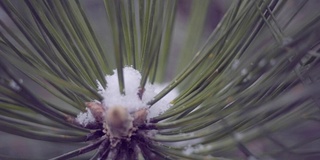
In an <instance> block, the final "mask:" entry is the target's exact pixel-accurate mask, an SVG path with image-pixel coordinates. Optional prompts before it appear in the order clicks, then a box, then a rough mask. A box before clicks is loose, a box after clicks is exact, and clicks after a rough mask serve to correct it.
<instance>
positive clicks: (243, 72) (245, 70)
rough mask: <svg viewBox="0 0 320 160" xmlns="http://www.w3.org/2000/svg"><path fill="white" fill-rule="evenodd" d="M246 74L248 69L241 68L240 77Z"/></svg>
mask: <svg viewBox="0 0 320 160" xmlns="http://www.w3.org/2000/svg"><path fill="white" fill-rule="evenodd" d="M247 73H248V69H246V68H243V69H242V70H241V75H242V76H243V75H246V74H247Z"/></svg>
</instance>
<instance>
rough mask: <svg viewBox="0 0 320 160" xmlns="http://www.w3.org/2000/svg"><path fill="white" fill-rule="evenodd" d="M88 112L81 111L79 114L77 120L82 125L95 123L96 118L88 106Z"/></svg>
mask: <svg viewBox="0 0 320 160" xmlns="http://www.w3.org/2000/svg"><path fill="white" fill-rule="evenodd" d="M86 110H87V112H84V113H83V112H81V113H80V114H78V115H77V118H76V121H77V122H79V123H80V124H81V125H82V126H87V125H88V124H90V123H93V122H95V121H96V119H95V118H94V117H93V115H92V113H91V111H90V109H88V108H86Z"/></svg>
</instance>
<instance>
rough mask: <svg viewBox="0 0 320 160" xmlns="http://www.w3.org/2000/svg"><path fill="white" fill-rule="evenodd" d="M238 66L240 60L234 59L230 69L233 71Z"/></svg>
mask: <svg viewBox="0 0 320 160" xmlns="http://www.w3.org/2000/svg"><path fill="white" fill-rule="evenodd" d="M239 65H240V60H239V59H236V60H234V61H233V63H232V66H231V69H233V70H235V69H237V68H238V67H239Z"/></svg>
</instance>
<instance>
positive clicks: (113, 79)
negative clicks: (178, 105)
mask: <svg viewBox="0 0 320 160" xmlns="http://www.w3.org/2000/svg"><path fill="white" fill-rule="evenodd" d="M123 76H124V86H125V95H122V94H120V90H119V83H118V73H117V70H114V73H113V75H107V76H106V81H107V87H106V88H103V86H102V85H101V83H100V82H97V84H98V92H99V94H101V95H102V97H103V101H102V104H103V106H104V107H105V109H108V108H110V107H114V106H122V107H125V108H127V109H128V111H129V112H134V111H137V110H139V109H141V108H149V106H148V105H147V103H148V102H149V101H151V100H152V99H153V98H154V97H155V96H156V95H157V94H158V93H159V92H160V91H161V90H162V89H163V88H164V87H166V84H163V85H160V84H153V85H152V84H150V83H148V82H147V83H146V85H145V90H144V92H143V96H142V99H140V98H139V96H138V92H139V85H140V81H141V74H140V72H139V71H137V70H135V69H134V68H132V67H125V68H123ZM177 96H178V91H177V90H176V89H175V90H173V91H171V92H170V93H168V94H167V95H166V96H165V97H163V98H162V99H161V100H159V101H158V102H157V103H155V104H154V105H153V106H152V107H151V108H150V109H149V111H148V112H149V113H148V116H147V118H148V119H150V118H152V117H155V116H158V115H160V114H161V113H163V112H164V111H166V110H167V109H168V108H169V107H170V106H171V105H170V101H172V100H173V99H174V98H175V97H177Z"/></svg>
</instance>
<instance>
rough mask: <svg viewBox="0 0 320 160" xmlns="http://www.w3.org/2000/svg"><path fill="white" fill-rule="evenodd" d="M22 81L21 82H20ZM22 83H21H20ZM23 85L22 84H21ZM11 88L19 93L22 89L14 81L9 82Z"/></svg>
mask: <svg viewBox="0 0 320 160" xmlns="http://www.w3.org/2000/svg"><path fill="white" fill-rule="evenodd" d="M19 81H20V80H19ZM19 83H20V82H19ZM21 83H22V82H21ZM9 87H10V88H12V89H13V90H15V91H19V90H20V89H21V88H20V86H19V85H18V84H17V83H16V82H15V81H14V80H10V81H9Z"/></svg>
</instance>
